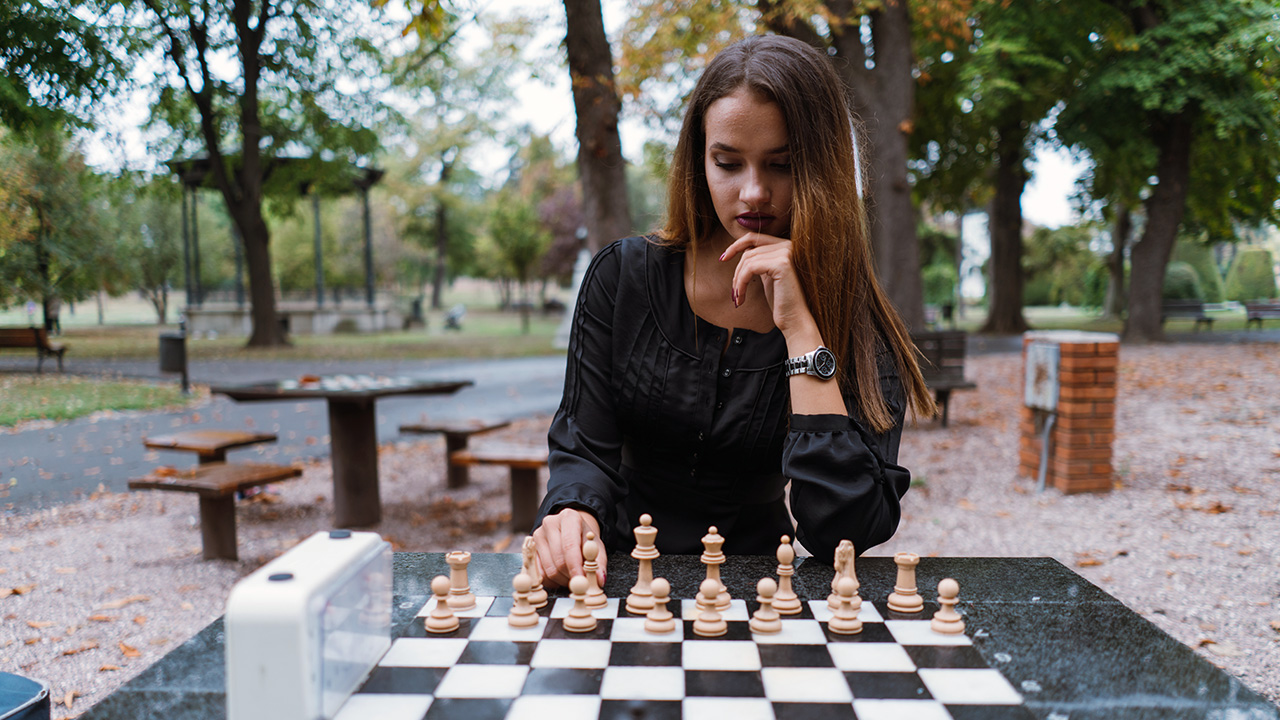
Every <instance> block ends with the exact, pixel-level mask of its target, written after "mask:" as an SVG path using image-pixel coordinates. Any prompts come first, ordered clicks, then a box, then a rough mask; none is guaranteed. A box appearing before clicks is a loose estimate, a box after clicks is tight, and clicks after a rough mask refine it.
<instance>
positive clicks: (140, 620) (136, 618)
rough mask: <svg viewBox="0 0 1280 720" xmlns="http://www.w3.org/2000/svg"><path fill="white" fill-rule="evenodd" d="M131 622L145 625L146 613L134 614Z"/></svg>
mask: <svg viewBox="0 0 1280 720" xmlns="http://www.w3.org/2000/svg"><path fill="white" fill-rule="evenodd" d="M133 624H134V625H146V624H147V616H146V615H135V616H134V617H133Z"/></svg>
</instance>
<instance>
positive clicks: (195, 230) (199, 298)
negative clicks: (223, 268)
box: [191, 187, 204, 307]
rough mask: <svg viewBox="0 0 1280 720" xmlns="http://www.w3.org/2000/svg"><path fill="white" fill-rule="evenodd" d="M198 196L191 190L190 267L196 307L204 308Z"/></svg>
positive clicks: (194, 190)
mask: <svg viewBox="0 0 1280 720" xmlns="http://www.w3.org/2000/svg"><path fill="white" fill-rule="evenodd" d="M199 207H200V195H199V194H198V193H197V192H196V188H194V187H193V188H191V266H192V274H193V275H194V280H195V284H194V287H195V289H196V302H195V306H196V307H203V306H204V287H203V286H202V285H201V284H200V214H199V212H197V209H198V208H199Z"/></svg>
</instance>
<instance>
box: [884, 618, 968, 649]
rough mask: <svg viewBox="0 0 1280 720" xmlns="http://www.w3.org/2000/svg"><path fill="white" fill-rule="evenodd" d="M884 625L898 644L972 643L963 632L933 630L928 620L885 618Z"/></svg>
mask: <svg viewBox="0 0 1280 720" xmlns="http://www.w3.org/2000/svg"><path fill="white" fill-rule="evenodd" d="M884 624H885V627H887V628H889V632H890V633H892V634H893V639H894V640H897V641H898V643H899V644H900V645H948V646H956V645H972V644H973V642H972V641H970V640H969V636H968V635H965V634H964V633H955V634H952V635H948V634H947V633H940V632H934V631H933V628H932V627H930V621H928V620H886V621H885V623H884Z"/></svg>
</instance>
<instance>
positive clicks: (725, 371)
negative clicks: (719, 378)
mask: <svg viewBox="0 0 1280 720" xmlns="http://www.w3.org/2000/svg"><path fill="white" fill-rule="evenodd" d="M721 374H722V375H724V376H725V377H729V376H730V375H732V374H733V371H732V370H730V369H729V368H725V369H724V372H723V373H721Z"/></svg>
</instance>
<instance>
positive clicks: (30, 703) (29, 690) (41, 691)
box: [0, 672, 50, 720]
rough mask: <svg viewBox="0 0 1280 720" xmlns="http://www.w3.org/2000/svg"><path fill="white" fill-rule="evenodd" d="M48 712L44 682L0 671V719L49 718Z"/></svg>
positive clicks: (40, 719) (44, 719)
mask: <svg viewBox="0 0 1280 720" xmlns="http://www.w3.org/2000/svg"><path fill="white" fill-rule="evenodd" d="M49 712H50V708H49V688H48V687H47V686H46V685H45V684H44V683H42V682H40V681H39V680H32V679H30V678H24V677H22V676H21V675H12V674H10V673H4V672H0V720H49Z"/></svg>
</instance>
